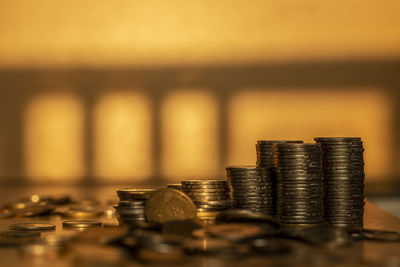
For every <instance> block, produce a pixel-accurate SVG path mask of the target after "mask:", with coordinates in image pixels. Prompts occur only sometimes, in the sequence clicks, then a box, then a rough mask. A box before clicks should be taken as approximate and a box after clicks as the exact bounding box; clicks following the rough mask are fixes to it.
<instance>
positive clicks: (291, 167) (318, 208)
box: [275, 143, 324, 225]
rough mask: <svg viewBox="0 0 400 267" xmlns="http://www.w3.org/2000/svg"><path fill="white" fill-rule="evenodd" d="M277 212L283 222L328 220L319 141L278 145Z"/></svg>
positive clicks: (276, 157)
mask: <svg viewBox="0 0 400 267" xmlns="http://www.w3.org/2000/svg"><path fill="white" fill-rule="evenodd" d="M275 169H276V193H277V195H276V213H277V215H278V217H279V219H280V221H281V223H283V224H296V225H299V224H304V225H310V224H320V223H323V222H324V205H323V173H322V158H321V147H320V145H319V144H293V143H279V144H276V145H275Z"/></svg>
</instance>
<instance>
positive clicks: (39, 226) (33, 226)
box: [10, 223, 56, 231]
mask: <svg viewBox="0 0 400 267" xmlns="http://www.w3.org/2000/svg"><path fill="white" fill-rule="evenodd" d="M55 229H56V226H55V225H54V224H51V223H15V224H12V225H11V226H10V230H27V231H49V230H55Z"/></svg>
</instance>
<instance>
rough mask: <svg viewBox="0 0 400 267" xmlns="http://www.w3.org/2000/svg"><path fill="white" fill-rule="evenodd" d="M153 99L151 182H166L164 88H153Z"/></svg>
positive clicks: (151, 90)
mask: <svg viewBox="0 0 400 267" xmlns="http://www.w3.org/2000/svg"><path fill="white" fill-rule="evenodd" d="M149 92H151V99H152V128H153V129H152V132H153V138H152V142H153V144H152V148H153V149H152V150H153V151H152V158H153V164H152V165H153V177H152V179H151V181H150V182H151V183H152V184H153V183H154V184H161V183H163V182H165V179H164V177H162V173H161V160H162V159H161V152H162V127H161V102H162V100H163V94H162V90H159V91H158V90H156V89H154V88H151V89H150V90H149Z"/></svg>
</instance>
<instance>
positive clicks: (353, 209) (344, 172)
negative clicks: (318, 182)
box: [315, 137, 365, 230]
mask: <svg viewBox="0 0 400 267" xmlns="http://www.w3.org/2000/svg"><path fill="white" fill-rule="evenodd" d="M315 141H316V142H318V143H320V144H321V148H322V156H323V170H324V177H325V217H326V219H327V221H328V223H329V224H331V225H334V226H338V227H344V228H347V229H349V230H360V229H362V227H363V214H364V179H365V174H364V157H363V152H364V148H363V143H362V141H361V138H359V137H343V138H328V137H316V138H315Z"/></svg>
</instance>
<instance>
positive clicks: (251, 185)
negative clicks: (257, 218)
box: [225, 166, 274, 215]
mask: <svg viewBox="0 0 400 267" xmlns="http://www.w3.org/2000/svg"><path fill="white" fill-rule="evenodd" d="M225 169H226V174H227V179H228V184H229V187H230V191H231V198H232V200H233V207H234V208H238V209H247V210H251V211H255V212H260V213H264V214H267V215H273V214H274V190H273V183H272V173H271V171H268V170H266V169H265V168H262V167H257V166H230V167H226V168H225Z"/></svg>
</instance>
